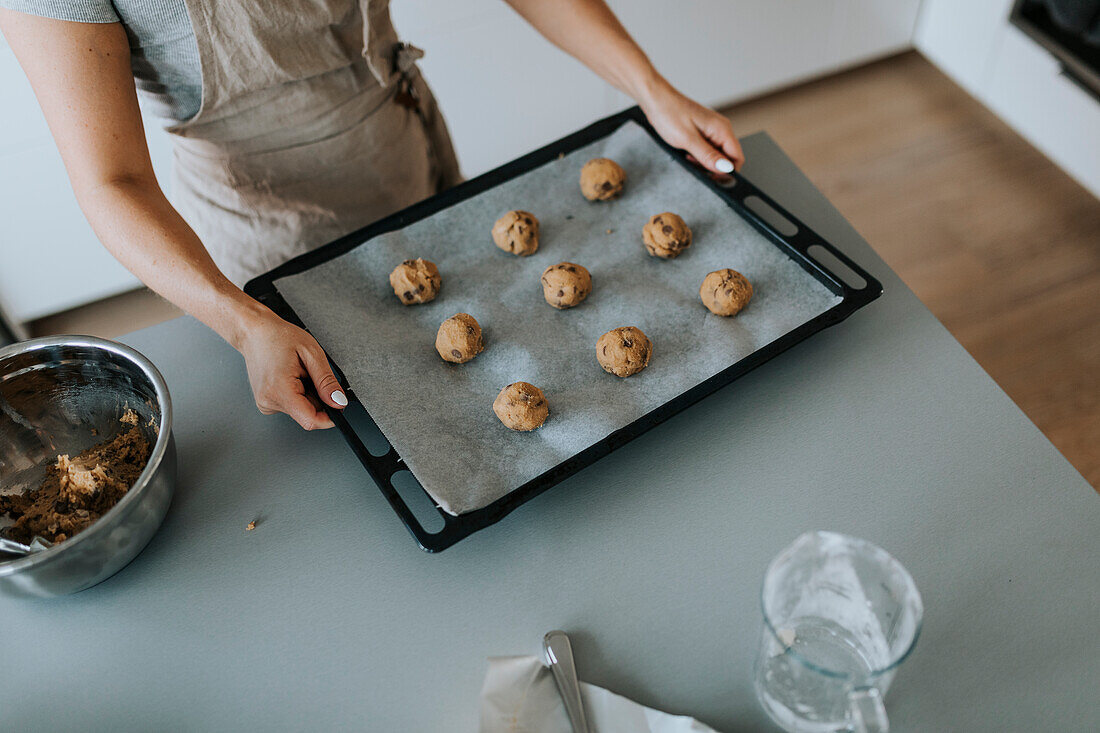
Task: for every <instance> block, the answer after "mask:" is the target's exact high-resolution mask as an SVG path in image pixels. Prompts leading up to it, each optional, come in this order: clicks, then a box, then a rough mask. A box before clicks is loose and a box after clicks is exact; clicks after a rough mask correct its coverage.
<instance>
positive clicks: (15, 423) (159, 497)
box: [0, 336, 176, 597]
mask: <svg viewBox="0 0 1100 733" xmlns="http://www.w3.org/2000/svg"><path fill="white" fill-rule="evenodd" d="M127 409H132V410H134V411H135V412H137V414H138V416H139V418H140V422H139V425H141V426H142V429H143V430H144V431H146V437H147V438H148V439H149V442H150V443H151V444H152V445H153V451H152V455H151V456H150V458H149V464H148V465H147V466H146V467H145V470H144V471H143V472H142V474H141V476H140V477H139V478H138V481H137V483H136V484H134V486H133V487H132V488H131V489H130V490H129V491H128V492H126V494H125V495H124V496H123V497H122V499H121V500H119V502H118V504H116V505H115V506H114V507H112V508H111V509H110V510H109V511H108V512H107V513H106V514H104V515H103V516H102V517H100V518H99V519H98V520H97V521H96V522H95V523H93V524H92V525H91V526H89V527H88V528H86V529H85V530H84V531H82V532H80V533H78V534H76V535H75V536H73V537H71V538H69V539H67V540H65V541H64V542H60V543H58V544H56V545H54V546H53V547H51V548H50V549H48V550H43V551H41V552H37V553H34V554H31V555H26V556H22V557H18V556H13V555H7V554H2V553H0V593H4V594H6V595H15V596H38V597H49V596H58V595H63V594H66V593H75V592H76V591H79V590H84V589H85V588H88V587H90V586H93V585H95V584H96V583H99V582H100V581H102V580H104V579H106V578H109V577H110V576H112V575H114V574H115V573H117V572H118V571H119V570H121V569H122V568H123V567H124V566H125V565H126V564H127V563H129V562H130V561H131V560H133V559H134V558H135V557H136V556H137V554H138V553H139V552H141V551H142V549H143V548H144V547H145V545H146V544H147V543H148V542H149V540H150V539H151V538H152V537H153V533H154V532H156V531H157V528H158V527H160V524H161V522H162V521H163V519H164V514H165V512H167V511H168V505H169V504H170V503H171V501H172V492H173V491H174V490H175V487H176V446H175V442H174V441H173V439H172V401H171V398H170V397H169V396H168V386H167V385H166V384H165V382H164V377H162V376H161V374H160V372H159V371H157V368H156V367H154V366H153V364H152V362H150V361H149V360H148V359H146V358H145V357H144V356H142V355H141V354H139V353H138V352H136V351H134V350H133V349H131V348H130V347H128V346H123V345H122V344H119V343H115V342H113V341H106V340H104V339H98V338H93V337H91V336H56V337H49V338H40V339H33V340H30V341H24V342H22V343H17V344H13V345H12V346H7V347H4V348H2V349H0V491H2V492H4V493H8V492H9V491H12V490H20V489H22V488H23V487H28V486H29V487H37V486H38V485H39V484H40V483H41V481H42V478H43V476H44V475H45V472H46V467H47V466H48V465H50V464H52V463H54V462H55V461H56V460H57V456H58V454H59V453H67V454H69V455H75V454H76V453H78V452H80V451H82V450H84V449H86V448H89V447H91V446H93V445H95V444H96V443H99V442H102V441H104V440H109V439H110V438H111V437H113V436H114V435H116V434H118V432H119V429H120V427H121V426H120V423H119V418H120V417H122V415H123V414H124V413H125V411H126V410H127ZM2 522H3V520H0V523H2Z"/></svg>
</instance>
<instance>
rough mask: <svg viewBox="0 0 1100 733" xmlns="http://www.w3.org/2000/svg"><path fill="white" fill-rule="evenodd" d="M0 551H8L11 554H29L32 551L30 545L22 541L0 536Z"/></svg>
mask: <svg viewBox="0 0 1100 733" xmlns="http://www.w3.org/2000/svg"><path fill="white" fill-rule="evenodd" d="M0 551H2V552H10V553H11V554H13V555H29V554H31V553H32V552H34V550H33V549H31V547H30V545H24V544H23V543H22V542H16V541H15V540H9V539H8V538H7V537H0Z"/></svg>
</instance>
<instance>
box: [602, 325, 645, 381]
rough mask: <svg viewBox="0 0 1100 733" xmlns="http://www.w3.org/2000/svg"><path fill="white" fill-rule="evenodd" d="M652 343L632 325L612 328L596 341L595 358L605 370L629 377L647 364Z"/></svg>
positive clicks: (640, 330) (617, 375)
mask: <svg viewBox="0 0 1100 733" xmlns="http://www.w3.org/2000/svg"><path fill="white" fill-rule="evenodd" d="M651 356H653V343H652V342H650V340H649V337H648V336H646V335H645V334H644V333H642V329H640V328H635V327H634V326H622V327H620V328H613V329H611V330H610V331H608V332H607V333H605V334H604V335H603V336H600V338H599V339H598V340H597V341H596V359H597V360H598V361H599V362H600V366H602V367H603V369H604V371H605V372H608V373H610V374H614V375H615V376H616V377H629V376H630V375H631V374H637V373H638V372H640V371H642V370H643V369H645V368H646V367H647V366H648V365H649V357H651Z"/></svg>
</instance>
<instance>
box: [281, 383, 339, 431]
mask: <svg viewBox="0 0 1100 733" xmlns="http://www.w3.org/2000/svg"><path fill="white" fill-rule="evenodd" d="M280 411H281V412H285V413H286V414H287V415H290V417H291V418H293V420H294V422H296V423H298V424H299V425H301V426H302V427H303V428H305V429H306V430H324V429H326V428H331V427H332V426H333V423H332V420H331V419H330V418H329V416H328V415H326V414H325V411H324V410H322V409H320V408H319V407H318V406H317V405H316V404H314V403H313V402H311V401H310V399H309V398H308V397H307V396H306V395H305V394H295V393H293V392H287V393H286V394H285V395H284V397H283V401H282V405H281V407H280Z"/></svg>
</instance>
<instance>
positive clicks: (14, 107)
mask: <svg viewBox="0 0 1100 733" xmlns="http://www.w3.org/2000/svg"><path fill="white" fill-rule="evenodd" d="M611 4H612V6H613V7H614V8H615V10H616V12H618V13H619V14H620V16H621V18H622V20H623V22H624V23H625V25H626V26H627V28H628V29H629V30H630V31H631V32H632V33H634V34H635V35H636V36H637V38H638V39H639V41H640V42H641V43H642V45H643V46H644V47H645V48H646V50H647V51H648V52H649V53H650V55H651V56H652V58H653V59H654V61H655V62H656V63H657V65H658V66H659V68H661V70H662V71H663V72H664V73H665V75H666V76H668V77H669V78H670V79H671V80H672V81H673V82H674V83H676V84H677V85H679V86H680V87H681V88H682V89H684V91H686V92H687V93H689V94H691V95H694V96H696V97H697V98H698V99H699V100H700V101H703V102H705V103H707V104H713V105H717V104H723V103H727V102H730V101H733V100H737V99H742V98H745V97H747V96H750V95H754V94H758V93H760V92H763V91H767V90H771V89H774V88H777V87H780V86H784V85H787V84H790V83H793V82H796V81H799V80H802V79H805V78H809V77H812V76H817V75H821V74H825V73H828V72H830V71H833V70H836V69H838V68H841V67H844V66H848V65H852V64H856V63H859V62H860V61H863V60H866V59H869V58H873V57H875V56H880V55H883V54H886V53H890V52H892V51H896V50H900V49H903V48H906V47H908V46H909V44H910V39H911V37H912V32H913V27H914V23H915V21H916V16H917V10H918V6H919V4H920V0H676V1H675V2H674V1H673V0H611ZM393 14H394V19H395V23H396V24H397V27H398V30H399V31H400V32H401V33H402V35H403V36H404V38H405V39H406V40H408V41H409V42H411V43H413V44H416V45H418V46H421V47H423V48H424V49H425V50H426V51H427V57H426V58H425V59H424V62H423V64H422V65H423V68H424V70H425V73H426V75H427V77H428V79H429V81H430V82H431V83H432V85H433V87H434V88H435V90H436V93H437V96H438V97H439V99H440V102H441V104H442V106H443V108H444V111H445V114H446V115H447V118H448V120H449V122H450V124H451V130H452V133H453V134H454V138H455V143H456V146H457V148H458V152H459V157H460V158H461V160H462V163H463V166H464V170H465V172H466V173H467V174H468V175H475V174H477V173H480V172H482V171H484V170H487V169H488V168H491V167H493V166H496V165H499V164H500V163H503V162H505V161H507V160H510V159H511V158H514V157H516V156H518V155H520V154H522V153H525V152H527V151H529V150H531V149H533V148H535V147H538V146H540V145H543V144H545V143H547V142H550V141H551V140H553V139H555V138H558V137H560V136H562V135H564V134H566V133H569V132H571V131H573V130H575V129H577V128H579V127H582V126H584V125H586V124H588V123H589V122H592V121H593V120H595V119H598V118H599V117H603V116H605V115H608V114H611V113H612V112H615V111H617V110H619V109H622V108H624V107H626V106H629V105H630V104H631V102H630V101H629V100H628V99H626V98H625V97H624V96H623V95H621V94H619V93H618V92H616V91H615V90H613V89H612V88H611V87H609V86H608V85H606V84H605V83H604V82H603V81H601V80H599V79H597V78H596V77H595V76H594V75H593V74H591V73H590V72H589V71H587V70H586V69H584V68H583V67H582V66H581V65H580V64H579V63H577V62H576V61H573V60H572V59H571V58H569V57H567V56H565V54H563V53H561V52H559V51H557V50H556V49H554V48H553V47H552V46H551V45H550V44H549V43H547V42H546V41H544V40H542V38H541V37H539V36H538V35H537V34H536V33H535V32H534V31H533V30H531V29H530V28H529V27H528V26H527V25H526V24H525V23H524V22H523V20H522V19H521V18H519V16H517V15H516V14H515V13H514V12H512V10H511V9H510V8H508V6H507V5H505V4H504V2H503V1H502V0H394V2H393ZM158 124H159V123H157V122H156V121H155V120H147V121H146V129H147V132H148V133H149V137H150V145H151V148H152V154H153V161H154V166H155V167H156V168H157V173H158V177H160V178H161V180H162V181H165V180H167V178H166V174H167V172H168V170H169V166H170V161H171V151H170V150H169V148H168V142H167V139H166V136H165V135H164V133H163V132H162V131H161V130H160V129H159V126H158ZM744 132H749V131H744ZM137 284H138V283H137V281H136V280H135V279H134V278H133V277H132V276H131V275H130V274H129V273H127V272H126V271H125V270H124V269H123V268H122V267H121V266H120V265H118V264H117V263H116V262H115V261H114V260H113V259H112V258H111V256H110V255H109V254H108V253H107V252H106V251H105V250H103V248H102V247H101V246H100V245H99V244H98V242H97V241H96V240H95V237H94V236H93V234H92V232H91V230H90V228H89V227H88V225H87V224H86V223H85V221H84V218H83V216H82V214H81V212H80V210H79V209H78V207H77V205H76V201H75V198H74V196H73V194H72V191H71V189H70V187H69V183H68V180H67V178H66V177H65V172H64V169H63V167H62V164H61V159H60V157H59V156H58V154H57V152H56V150H55V149H54V146H53V142H52V140H51V139H50V136H49V132H48V130H47V129H46V125H45V122H44V120H43V119H42V115H41V112H40V111H39V109H38V105H37V103H36V102H35V100H34V96H33V94H32V93H31V90H30V87H29V85H28V84H27V82H26V79H25V78H24V77H23V74H22V71H21V69H20V68H19V66H18V64H17V63H16V61H15V59H14V56H13V54H12V52H11V50H10V49H9V48H8V47H7V45H6V44H4V43H3V42H2V41H0V305H3V306H5V307H6V309H7V311H8V312H9V314H10V315H11V316H12V317H13V319H14V320H19V321H25V320H29V319H33V318H37V317H39V316H43V315H46V314H49V313H52V312H56V311H58V310H62V309H65V308H68V307H72V306H75V305H78V304H81V303H85V302H88V301H91V300H94V299H97V298H101V297H104V296H106V295H111V294H114V293H118V292H121V291H124V290H126V289H129V288H132V287H134V286H136V285H137Z"/></svg>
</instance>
